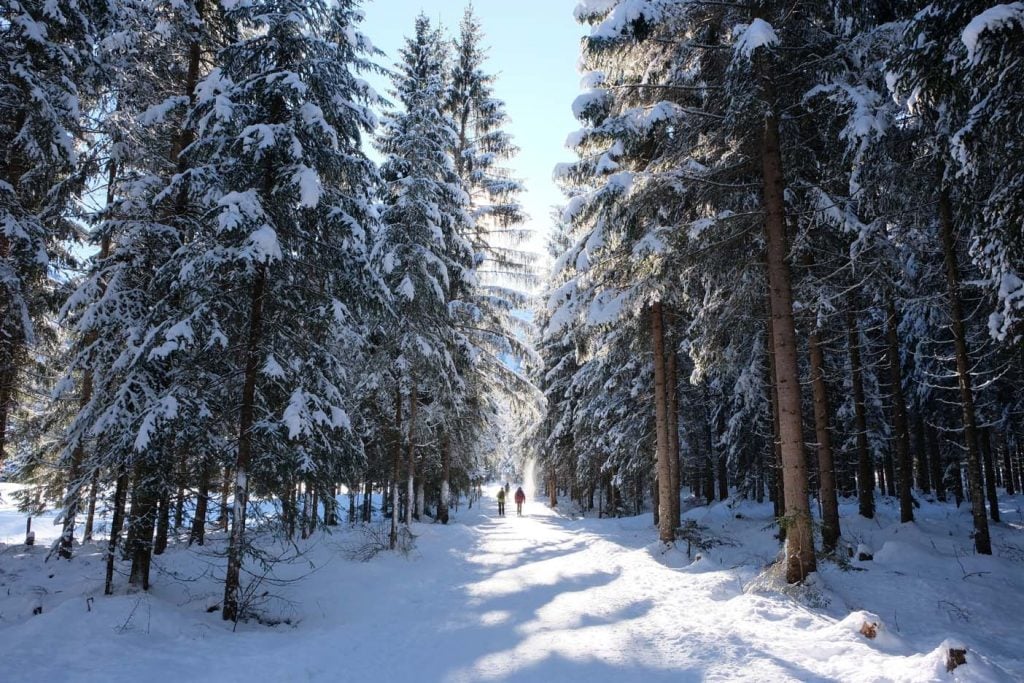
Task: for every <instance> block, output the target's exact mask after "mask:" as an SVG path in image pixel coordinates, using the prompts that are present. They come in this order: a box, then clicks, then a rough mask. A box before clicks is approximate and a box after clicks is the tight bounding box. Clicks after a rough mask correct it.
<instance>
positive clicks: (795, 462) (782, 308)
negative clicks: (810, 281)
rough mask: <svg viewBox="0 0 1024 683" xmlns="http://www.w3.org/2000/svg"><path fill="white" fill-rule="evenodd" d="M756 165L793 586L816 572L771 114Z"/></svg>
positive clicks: (779, 168)
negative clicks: (759, 171) (761, 197)
mask: <svg viewBox="0 0 1024 683" xmlns="http://www.w3.org/2000/svg"><path fill="white" fill-rule="evenodd" d="M761 163H762V176H763V179H764V188H763V189H764V209H765V239H766V241H767V265H768V291H769V301H770V304H771V318H772V332H773V335H772V350H773V351H774V352H775V385H776V391H777V392H778V396H779V436H780V448H781V450H782V478H783V481H784V485H783V488H784V491H785V518H786V527H787V529H786V580H787V581H788V582H789V583H797V582H799V581H803V580H804V579H805V578H807V575H808V574H810V573H811V572H813V571H814V570H815V568H816V561H815V557H814V534H813V531H812V524H811V508H810V501H809V500H808V497H807V465H806V463H805V461H804V439H803V423H802V419H801V396H800V378H799V374H798V373H799V365H798V362H797V348H796V328H795V325H794V322H793V293H792V289H791V284H790V273H789V264H788V263H787V262H786V256H787V252H788V250H789V246H788V241H787V239H786V216H785V199H784V192H783V185H784V182H783V171H782V153H781V149H780V146H779V121H778V118H777V117H776V115H775V114H769V115H768V116H767V117H765V121H764V132H763V137H762V140H761Z"/></svg>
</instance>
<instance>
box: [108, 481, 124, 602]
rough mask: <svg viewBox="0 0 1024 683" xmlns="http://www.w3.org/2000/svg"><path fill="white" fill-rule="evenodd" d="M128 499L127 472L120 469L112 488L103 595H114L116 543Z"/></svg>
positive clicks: (122, 524)
mask: <svg viewBox="0 0 1024 683" xmlns="http://www.w3.org/2000/svg"><path fill="white" fill-rule="evenodd" d="M127 498H128V471H127V470H126V469H125V468H124V467H121V468H120V469H119V471H118V475H117V483H116V484H115V486H114V514H113V518H112V519H111V520H110V538H109V539H108V540H107V574H106V580H105V582H104V584H103V594H104V595H112V594H113V593H114V563H115V562H116V561H117V543H118V541H119V540H120V539H121V529H122V528H123V527H124V507H125V503H126V502H127Z"/></svg>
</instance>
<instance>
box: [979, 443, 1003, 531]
mask: <svg viewBox="0 0 1024 683" xmlns="http://www.w3.org/2000/svg"><path fill="white" fill-rule="evenodd" d="M989 431H990V430H989V428H988V427H982V428H981V455H982V458H983V460H984V462H985V493H986V494H987V495H988V509H989V516H990V517H991V518H992V521H993V522H998V521H999V492H998V491H997V490H996V467H995V460H994V458H993V457H992V439H991V437H990V436H989Z"/></svg>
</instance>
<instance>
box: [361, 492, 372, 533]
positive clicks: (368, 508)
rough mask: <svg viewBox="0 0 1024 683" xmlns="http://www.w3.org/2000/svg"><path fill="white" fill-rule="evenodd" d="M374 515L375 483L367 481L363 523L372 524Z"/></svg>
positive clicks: (364, 493)
mask: <svg viewBox="0 0 1024 683" xmlns="http://www.w3.org/2000/svg"><path fill="white" fill-rule="evenodd" d="M372 514H373V482H372V481H367V482H366V484H365V485H364V487H363V509H362V521H363V522H365V523H366V524H369V523H370V520H371V519H372Z"/></svg>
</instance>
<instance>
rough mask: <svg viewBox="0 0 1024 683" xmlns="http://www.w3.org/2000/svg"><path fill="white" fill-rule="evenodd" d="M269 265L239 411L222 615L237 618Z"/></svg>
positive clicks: (255, 309)
mask: <svg viewBox="0 0 1024 683" xmlns="http://www.w3.org/2000/svg"><path fill="white" fill-rule="evenodd" d="M266 286H267V265H266V263H260V264H258V265H257V266H256V274H255V278H254V279H253V284H252V291H251V293H250V299H249V334H248V339H247V340H246V349H245V374H244V375H243V377H244V380H243V384H242V397H241V405H240V408H239V414H238V452H237V454H236V456H235V504H234V506H233V508H232V515H231V534H230V536H229V537H228V567H227V572H226V574H225V577H224V605H223V608H222V610H221V618H223V619H224V620H225V621H237V620H238V617H239V613H238V608H239V597H240V592H241V591H240V589H241V585H240V578H241V571H242V559H243V556H244V552H245V513H246V507H247V503H248V496H249V462H250V461H251V460H252V450H253V448H252V447H253V443H252V441H253V439H252V426H253V422H254V420H255V411H256V379H257V374H258V373H259V365H260V350H259V346H260V342H261V340H262V337H263V310H264V307H265V305H266V302H265V296H266Z"/></svg>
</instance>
